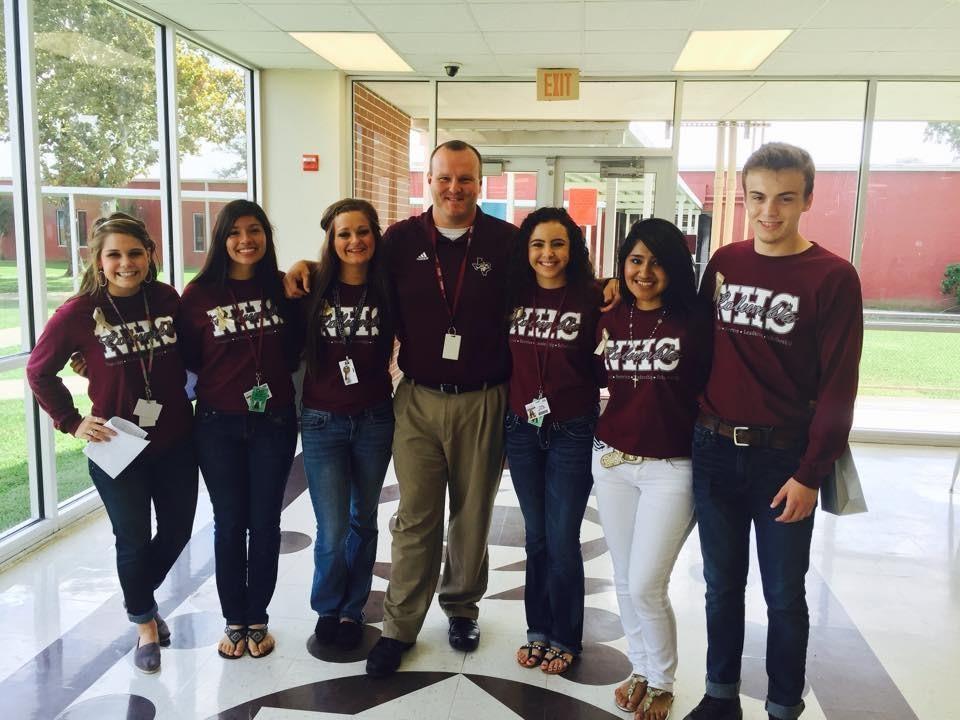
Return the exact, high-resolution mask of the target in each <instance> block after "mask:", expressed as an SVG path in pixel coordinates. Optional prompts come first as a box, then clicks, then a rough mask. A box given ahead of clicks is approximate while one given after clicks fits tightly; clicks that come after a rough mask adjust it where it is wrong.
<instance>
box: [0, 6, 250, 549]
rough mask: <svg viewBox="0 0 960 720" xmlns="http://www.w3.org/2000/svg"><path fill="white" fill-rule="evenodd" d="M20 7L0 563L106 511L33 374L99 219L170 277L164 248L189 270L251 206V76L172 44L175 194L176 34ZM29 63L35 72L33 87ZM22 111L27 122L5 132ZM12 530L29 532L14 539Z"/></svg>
mask: <svg viewBox="0 0 960 720" xmlns="http://www.w3.org/2000/svg"><path fill="white" fill-rule="evenodd" d="M9 2H10V0H7V4H9ZM23 7H25V8H29V9H30V10H31V12H32V14H33V17H32V27H33V31H34V32H33V34H32V36H31V37H26V38H20V41H21V42H20V43H19V48H18V49H19V53H18V54H17V55H16V56H14V54H13V53H11V54H10V56H9V57H8V56H7V53H6V50H5V48H3V43H4V42H5V38H6V35H5V34H4V33H3V32H2V23H3V21H4V18H5V15H2V14H0V58H2V60H0V61H2V62H3V63H4V68H3V69H4V70H5V72H0V536H4V537H3V540H2V542H0V561H2V560H3V559H4V558H6V557H7V556H9V554H10V553H11V552H15V551H16V548H17V547H20V546H21V544H23V543H27V542H30V541H32V539H34V538H39V537H41V536H42V535H43V534H45V533H49V532H52V531H53V530H54V529H55V528H56V527H57V526H58V525H59V524H61V523H62V522H65V521H67V520H68V519H69V518H72V517H74V516H75V515H76V514H79V513H82V512H85V511H86V510H87V509H89V508H91V507H94V506H95V503H96V498H95V495H91V494H90V493H89V492H86V491H88V490H89V488H90V485H91V483H90V478H89V473H88V472H87V462H86V458H85V456H84V455H83V453H82V450H83V443H82V442H81V441H79V440H76V439H75V438H73V437H70V436H67V435H64V434H62V433H55V432H53V430H52V424H51V422H50V420H49V418H48V417H47V416H46V415H45V414H44V413H42V412H39V414H38V411H37V410H36V405H35V403H34V401H33V400H32V398H31V395H30V391H29V388H28V387H27V386H26V383H25V372H24V368H25V366H26V364H27V361H28V357H29V356H28V352H29V350H30V349H31V347H32V344H33V342H34V341H35V338H36V337H37V335H39V333H40V332H41V331H42V328H43V323H44V322H45V319H46V318H47V317H49V315H50V314H51V313H53V312H54V311H55V310H56V308H57V307H59V306H60V305H62V304H63V303H64V302H65V301H66V300H67V299H68V298H69V297H71V296H72V295H73V294H74V293H76V292H77V289H78V287H79V281H80V277H81V275H82V273H83V271H84V269H85V267H86V265H87V263H88V262H90V260H91V258H90V256H89V249H88V244H89V243H88V241H89V239H90V232H91V231H92V229H93V227H94V224H95V222H96V220H97V219H98V218H101V217H103V216H105V215H109V214H110V213H113V212H117V211H122V212H125V213H127V214H129V215H132V216H134V217H137V218H140V219H142V220H143V221H144V223H145V224H146V226H147V229H148V231H149V232H150V234H151V235H152V236H153V238H154V240H156V241H157V251H158V261H159V263H160V267H161V273H162V274H163V276H165V278H164V279H166V278H169V277H170V275H169V274H168V272H167V271H168V269H169V268H170V267H171V262H170V261H171V258H170V257H169V250H170V247H171V246H172V245H174V244H175V245H178V247H177V248H176V252H175V255H177V256H178V257H179V254H180V252H181V249H180V247H179V243H172V242H171V241H172V240H181V239H182V243H183V255H184V258H185V259H186V260H187V261H188V262H189V261H190V257H189V255H190V253H193V252H194V251H196V252H200V253H202V252H203V251H204V250H205V249H206V246H207V244H208V242H209V230H210V222H211V221H212V220H213V219H214V218H215V217H216V213H217V211H218V210H219V209H220V208H221V207H222V206H223V204H224V203H226V202H228V201H229V200H230V199H232V198H234V197H246V196H248V195H252V188H251V184H250V182H249V178H250V177H251V176H252V168H250V167H249V160H248V156H249V154H248V150H249V147H250V142H249V139H248V133H249V127H250V126H251V123H250V122H249V121H250V118H249V117H248V110H247V108H248V106H249V105H250V103H249V97H250V93H249V88H250V83H251V78H252V73H251V71H250V70H248V69H246V68H243V67H240V66H238V65H236V64H234V63H231V62H229V61H227V60H225V59H223V58H220V57H218V56H217V55H215V54H213V53H211V52H209V51H207V50H204V49H203V48H200V47H199V46H194V45H191V44H189V42H187V41H186V40H182V41H181V43H180V44H179V45H178V48H177V50H178V52H177V53H176V67H167V68H165V70H164V73H163V74H166V75H172V74H173V73H174V72H176V73H177V77H178V78H179V83H178V88H179V89H180V92H178V93H177V98H176V100H177V101H178V102H179V105H180V107H181V110H180V113H179V118H180V120H181V123H180V131H181V132H180V134H179V136H178V138H179V147H180V148H181V150H182V160H183V165H182V166H181V171H186V173H187V174H186V175H184V174H183V173H181V177H183V178H184V183H183V188H182V191H181V189H180V188H174V189H173V191H172V192H170V190H169V188H168V186H167V185H166V184H164V183H163V178H164V177H165V176H166V174H167V171H168V170H169V168H170V167H171V160H172V161H173V162H179V161H180V158H171V154H172V153H171V147H172V145H168V144H167V143H164V142H162V141H161V138H166V137H171V136H173V135H174V134H175V133H176V132H177V130H176V129H175V128H170V127H168V122H169V121H168V118H169V116H170V113H168V112H166V110H167V108H165V107H161V106H158V102H163V99H164V98H166V97H167V96H166V95H165V93H162V92H159V91H160V87H159V84H158V82H159V77H160V75H161V73H160V72H159V71H158V68H161V67H163V64H164V63H166V62H167V59H166V57H165V56H164V55H163V53H161V47H162V46H161V43H160V42H159V40H160V38H161V37H162V33H164V32H166V30H165V29H164V28H163V27H161V26H160V25H158V24H156V23H153V22H151V21H149V20H146V19H144V18H143V17H140V16H138V15H135V14H133V13H131V12H129V11H127V10H125V9H123V8H121V7H120V6H118V5H115V4H113V3H111V2H108V1H107V0H34V2H32V3H28V4H27V5H24V6H23ZM30 58H32V59H33V67H34V69H35V74H34V75H33V76H29V77H24V76H23V68H24V67H28V65H27V60H29V59H30ZM13 80H17V81H19V82H22V83H23V84H24V87H23V88H20V90H21V92H16V93H15V92H12V89H13V88H11V92H9V93H8V87H7V83H8V81H13ZM28 88H29V89H31V90H33V92H32V93H31V92H24V91H25V90H27V89H28ZM8 95H9V97H8ZM158 98H159V99H160V100H158ZM11 99H12V102H11ZM169 100H170V101H172V100H174V98H169ZM8 109H9V110H10V112H7V111H8ZM33 113H35V116H34V114H33ZM16 114H22V116H23V122H21V123H13V122H11V120H10V118H11V117H16ZM34 124H35V126H36V128H37V130H38V135H37V144H38V147H36V148H32V147H31V148H23V147H19V145H18V142H17V141H18V140H19V138H20V134H19V132H18V129H19V128H21V127H25V128H28V129H29V128H31V127H33V126H34ZM191 163H193V164H192V165H191ZM21 179H22V180H23V182H22V181H21ZM21 188H22V190H23V193H24V195H25V196H26V197H20V192H21ZM181 197H182V198H183V201H184V202H185V203H187V211H186V213H185V215H184V218H185V223H184V225H185V226H184V227H183V228H180V227H168V224H167V223H166V222H165V220H164V218H165V217H168V216H169V215H170V209H171V208H172V207H176V206H177V205H179V204H180V203H181ZM191 203H192V204H191ZM34 207H35V208H38V210H40V213H39V217H36V218H34V217H33V216H32V213H27V214H28V215H30V217H23V216H24V214H25V213H24V208H34ZM194 211H195V212H196V214H198V215H199V216H200V220H201V221H200V222H199V223H195V221H194V217H193V215H194ZM168 234H169V235H168ZM26 248H29V251H28V250H26ZM60 376H61V377H62V378H63V381H64V384H65V385H66V387H67V389H68V390H69V391H70V393H71V395H72V396H73V400H74V403H75V405H76V406H77V408H78V409H79V410H80V412H81V413H83V414H88V413H89V412H90V401H89V399H88V397H87V383H86V380H85V379H83V378H82V377H79V376H77V375H75V374H74V373H73V372H72V371H71V370H70V369H69V368H65V369H63V370H62V371H61V373H60ZM38 421H39V424H38ZM36 521H42V522H36ZM12 529H22V530H23V531H24V532H22V533H19V534H17V535H16V536H15V537H6V535H8V534H9V533H10V531H11V530H12Z"/></svg>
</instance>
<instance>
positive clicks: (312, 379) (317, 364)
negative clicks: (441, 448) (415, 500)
mask: <svg viewBox="0 0 960 720" xmlns="http://www.w3.org/2000/svg"><path fill="white" fill-rule="evenodd" d="M321 227H322V228H323V229H324V231H326V234H327V238H326V242H325V244H324V247H323V249H322V251H321V256H320V262H319V264H318V265H316V266H315V268H314V270H313V277H312V278H311V282H310V288H311V296H310V298H309V299H308V300H306V301H304V302H306V303H307V323H306V324H307V346H306V353H305V354H306V364H307V373H306V377H305V379H304V384H303V414H302V417H301V437H302V440H303V460H304V468H305V470H306V474H307V483H308V486H309V488H310V498H311V500H312V501H313V510H314V513H315V514H316V518H317V539H316V543H315V545H314V574H313V587H312V589H311V592H310V605H311V607H312V608H313V609H314V611H315V612H316V613H317V615H318V619H317V625H316V628H315V631H314V632H315V636H316V639H317V642H319V643H321V644H332V643H335V644H336V645H338V646H339V647H341V648H344V649H348V648H352V647H355V646H356V645H357V644H358V643H359V642H360V639H361V635H362V628H363V607H364V605H365V604H366V601H367V596H368V595H369V594H370V585H371V581H372V578H373V563H374V561H375V559H376V553H377V507H378V504H379V498H380V489H381V488H382V487H383V479H384V476H385V475H386V472H387V465H388V464H389V462H390V452H391V446H392V443H393V405H392V401H391V396H392V393H393V385H392V382H391V379H390V373H389V370H388V365H389V361H390V353H391V350H392V346H393V331H392V329H391V323H390V321H389V318H390V312H389V310H390V305H389V299H390V293H389V291H388V289H387V284H386V274H385V272H383V268H382V267H381V263H380V262H379V260H380V259H381V258H382V256H383V254H382V248H381V247H380V244H381V243H380V241H381V233H380V222H379V218H378V217H377V211H376V210H375V209H374V208H373V206H372V205H371V204H370V203H368V202H367V201H365V200H357V199H352V198H348V199H345V200H340V201H338V202H335V203H334V204H333V205H331V206H330V207H329V208H327V209H326V211H325V212H324V214H323V219H322V220H321Z"/></svg>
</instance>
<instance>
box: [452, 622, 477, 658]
mask: <svg viewBox="0 0 960 720" xmlns="http://www.w3.org/2000/svg"><path fill="white" fill-rule="evenodd" d="M447 637H448V638H449V640H450V647H452V648H453V649H454V650H460V651H461V652H473V651H474V650H476V649H477V646H478V645H480V624H479V623H478V622H477V621H476V620H473V619H472V618H465V617H452V618H450V631H449V632H448V633H447Z"/></svg>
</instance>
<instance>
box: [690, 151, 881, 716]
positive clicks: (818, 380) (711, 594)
mask: <svg viewBox="0 0 960 720" xmlns="http://www.w3.org/2000/svg"><path fill="white" fill-rule="evenodd" d="M813 179H814V166H813V162H812V160H811V159H810V156H809V155H808V154H807V153H806V152H805V151H804V150H801V149H800V148H797V147H794V146H792V145H787V144H785V143H769V144H767V145H764V146H762V147H761V148H759V149H758V150H757V151H756V152H755V153H754V154H753V155H751V156H750V158H749V159H748V160H747V162H746V164H745V165H744V167H743V173H742V181H743V189H744V196H745V204H746V207H747V216H748V219H749V222H750V225H751V227H752V228H753V232H754V238H753V240H752V241H745V242H737V243H733V244H731V245H727V246H725V247H723V248H721V249H720V250H718V251H717V252H716V253H715V254H714V256H713V258H712V259H711V260H710V263H709V264H708V265H707V269H706V271H705V275H704V278H703V282H702V284H701V288H700V292H701V295H702V296H704V297H705V298H707V299H708V300H712V301H713V305H714V352H713V366H712V370H711V373H710V378H709V380H708V382H707V387H706V389H705V390H704V393H703V399H702V403H701V411H700V415H699V417H698V419H697V426H696V428H695V429H694V436H693V483H694V500H695V507H696V514H697V522H698V527H699V534H700V546H701V550H702V552H703V563H704V570H703V574H704V579H705V580H706V583H707V593H706V603H707V607H706V610H707V643H708V644H707V680H706V686H707V687H706V694H705V695H704V697H703V699H702V700H701V702H700V704H699V705H698V706H697V707H696V708H694V709H693V710H692V711H691V712H690V713H689V714H688V715H687V716H686V718H685V720H739V718H741V717H742V710H741V707H740V698H739V689H740V665H741V656H742V654H743V639H744V593H745V588H746V580H747V568H748V565H749V555H750V525H751V523H752V524H753V527H754V530H755V532H756V535H757V555H758V560H759V566H760V577H761V581H762V584H763V593H764V598H765V599H766V602H767V618H768V628H767V652H766V658H767V661H766V662H767V675H768V680H769V683H768V689H767V702H766V710H767V713H768V715H769V717H770V718H777V719H778V720H791V719H792V718H796V717H798V716H799V715H800V713H801V712H802V711H803V708H804V704H803V700H802V699H801V693H802V692H803V687H804V675H805V665H806V652H807V637H808V635H809V628H810V621H809V614H808V611H807V603H806V596H805V587H804V577H805V575H806V572H807V568H808V567H809V563H810V538H811V534H812V531H813V512H814V508H815V506H816V503H817V494H818V488H819V487H820V483H821V482H822V481H823V479H824V478H825V477H826V476H827V474H828V473H829V472H830V471H831V468H832V466H833V462H834V460H836V458H837V457H839V456H840V454H841V453H842V452H843V450H844V448H845V447H846V442H847V436H848V434H849V432H850V426H851V424H852V422H853V403H854V399H855V397H856V392H857V372H858V366H859V362H860V350H861V346H862V342H863V305H862V298H861V292H860V281H859V278H858V277H857V273H856V270H855V269H854V268H853V266H852V265H850V263H848V262H847V261H846V260H842V259H841V258H839V257H837V256H836V255H833V254H832V253H830V252H828V251H826V250H824V249H823V248H821V247H820V246H819V245H816V244H815V243H812V242H810V241H809V240H807V239H806V238H804V237H803V236H802V235H801V234H800V231H799V224H800V217H801V215H802V214H803V213H804V212H806V211H807V210H809V209H810V207H811V205H812V203H813Z"/></svg>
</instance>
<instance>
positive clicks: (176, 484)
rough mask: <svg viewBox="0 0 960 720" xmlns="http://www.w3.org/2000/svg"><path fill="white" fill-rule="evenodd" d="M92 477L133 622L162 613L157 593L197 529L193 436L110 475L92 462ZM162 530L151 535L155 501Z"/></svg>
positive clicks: (145, 620)
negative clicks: (113, 543)
mask: <svg viewBox="0 0 960 720" xmlns="http://www.w3.org/2000/svg"><path fill="white" fill-rule="evenodd" d="M87 464H88V466H89V468H90V477H91V479H92V480H93V484H94V485H95V486H96V488H97V492H99V493H100V499H101V500H103V506H104V507H105V508H106V510H107V515H108V516H109V517H110V524H111V525H112V526H113V534H114V536H115V538H116V548H117V575H118V576H119V577H120V588H121V589H122V590H123V604H124V605H125V606H126V608H127V616H128V617H129V618H130V621H131V622H135V623H145V622H149V621H150V620H152V619H153V618H154V616H155V615H156V614H157V603H156V600H154V597H153V592H154V590H156V589H157V588H158V587H160V583H162V582H163V579H164V578H165V577H166V576H167V573H168V572H169V571H170V568H171V567H173V563H174V562H176V560H177V558H178V557H179V556H180V552H181V551H182V550H183V548H184V547H185V546H186V544H187V542H189V540H190V535H191V533H192V532H193V515H194V512H195V511H196V509H197V460H196V456H195V455H194V453H193V441H192V438H191V437H190V436H189V435H186V436H185V437H183V438H182V440H181V441H180V442H179V443H177V444H176V445H173V446H172V447H170V448H168V449H166V450H164V451H162V452H161V453H157V454H151V455H140V456H139V457H138V458H137V459H135V460H134V461H133V462H132V463H130V465H129V466H127V468H126V469H125V470H124V471H123V472H122V473H120V474H119V475H117V477H116V478H111V477H110V476H109V475H107V474H106V473H105V472H104V471H103V470H101V469H100V468H99V466H97V465H96V463H94V462H93V461H92V460H88V461H87ZM151 502H152V503H153V507H154V509H155V511H156V515H157V534H156V535H154V536H153V537H150V532H151V526H150V503H151Z"/></svg>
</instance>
